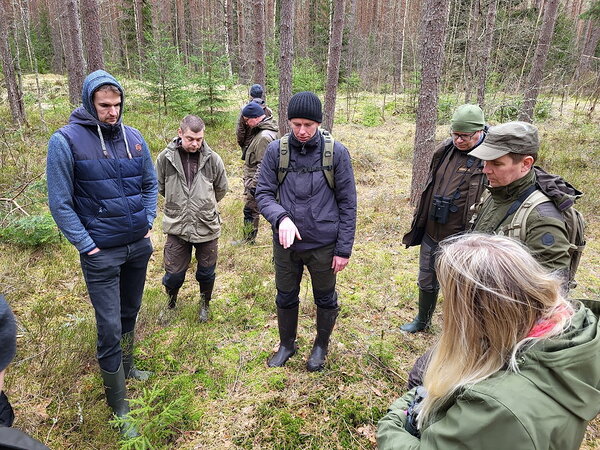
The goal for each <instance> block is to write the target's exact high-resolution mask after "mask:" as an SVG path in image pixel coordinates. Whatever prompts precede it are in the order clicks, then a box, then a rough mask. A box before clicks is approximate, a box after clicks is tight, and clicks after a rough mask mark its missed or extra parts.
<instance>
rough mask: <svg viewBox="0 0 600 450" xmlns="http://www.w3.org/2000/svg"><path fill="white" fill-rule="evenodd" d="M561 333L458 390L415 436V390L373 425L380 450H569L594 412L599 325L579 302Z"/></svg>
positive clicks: (599, 381) (599, 401) (599, 380)
mask: <svg viewBox="0 0 600 450" xmlns="http://www.w3.org/2000/svg"><path fill="white" fill-rule="evenodd" d="M575 308H576V309H577V312H576V313H575V314H574V316H573V317H572V322H571V326H570V327H569V328H568V329H567V330H566V331H565V332H564V333H563V334H562V335H560V336H558V337H554V338H551V339H544V340H540V341H538V342H537V343H536V344H535V345H534V346H533V347H531V348H529V349H527V350H525V351H524V352H523V353H521V354H520V355H519V356H518V364H519V372H518V373H514V372H509V371H504V370H501V371H499V372H497V373H495V374H494V375H492V376H491V377H489V378H487V379H486V380H484V381H481V382H479V383H476V384H474V385H473V386H471V387H469V388H465V389H463V390H462V391H460V392H459V393H458V394H457V395H456V396H455V397H454V398H453V400H452V401H449V402H448V404H447V407H446V408H445V409H443V410H441V411H438V413H437V414H436V416H435V418H434V419H433V420H432V421H431V423H429V424H426V425H425V426H424V427H423V429H422V430H421V439H418V438H416V437H414V436H413V435H411V434H410V433H408V432H407V431H406V430H405V429H404V425H405V422H406V414H405V412H404V411H405V410H406V409H407V407H408V405H409V403H410V402H411V400H412V399H413V397H414V395H415V390H416V388H415V389H413V390H411V391H409V392H408V393H406V394H405V395H404V396H403V397H401V398H400V399H398V400H397V401H396V402H395V403H394V404H393V405H392V406H391V407H390V410H389V411H388V413H387V415H386V416H384V417H383V418H382V419H381V420H380V421H379V426H378V429H377V444H378V447H379V449H381V450H386V449H421V450H425V449H432V450H433V449H440V450H450V449H477V450H483V449H485V450H496V449H498V450H500V449H510V450H537V449H540V450H542V449H543V450H575V449H578V448H579V446H580V444H581V442H582V441H583V437H584V434H585V430H586V427H587V424H588V422H589V421H590V420H592V419H593V418H594V417H596V415H597V414H598V413H599V412H600V358H598V355H599V354H600V326H599V322H598V317H597V316H595V315H594V313H593V312H592V311H591V310H589V309H588V308H585V307H584V306H583V305H581V304H579V305H575Z"/></svg>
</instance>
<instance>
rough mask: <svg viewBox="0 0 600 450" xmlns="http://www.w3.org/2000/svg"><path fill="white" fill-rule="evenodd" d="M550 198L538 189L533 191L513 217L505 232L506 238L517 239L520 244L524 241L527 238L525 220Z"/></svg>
mask: <svg viewBox="0 0 600 450" xmlns="http://www.w3.org/2000/svg"><path fill="white" fill-rule="evenodd" d="M550 201H552V200H550V198H548V196H547V195H546V194H544V193H543V192H542V191H540V190H539V189H536V190H535V191H533V192H532V193H531V194H529V196H528V197H527V198H526V199H525V200H524V201H523V203H521V205H520V206H519V208H518V209H517V211H516V212H515V215H514V216H513V218H512V220H511V222H510V226H509V228H508V230H507V236H509V237H512V238H515V239H519V240H520V241H521V242H524V241H525V238H526V237H527V236H526V234H527V218H528V217H529V214H531V211H533V210H534V209H535V208H536V207H537V206H538V205H540V204H542V203H545V202H550Z"/></svg>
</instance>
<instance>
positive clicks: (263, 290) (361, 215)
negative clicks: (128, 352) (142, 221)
mask: <svg viewBox="0 0 600 450" xmlns="http://www.w3.org/2000/svg"><path fill="white" fill-rule="evenodd" d="M44 82H45V83H47V88H46V89H45V90H44V92H45V93H46V94H45V95H46V97H45V98H44V101H43V104H44V105H45V110H44V113H45V121H46V123H47V126H46V129H45V128H44V126H43V125H42V123H41V122H40V120H39V118H37V119H36V117H38V116H37V115H38V112H37V110H36V106H35V102H34V101H33V99H31V101H30V104H29V106H28V108H29V109H28V112H29V116H30V122H31V127H30V128H28V129H26V130H25V131H23V132H16V131H14V130H11V129H10V128H9V127H8V126H7V125H6V124H8V123H9V121H8V117H9V116H8V112H7V111H6V105H5V104H1V105H0V119H1V121H0V123H1V124H5V125H0V190H1V196H2V197H3V198H4V199H5V200H3V202H4V203H3V204H2V219H3V220H4V222H3V223H4V224H5V226H4V228H5V229H7V228H10V227H8V224H12V223H14V222H11V221H10V220H9V217H19V218H22V217H26V216H25V214H24V213H22V212H19V210H18V207H20V208H22V210H23V211H26V212H27V213H28V214H32V215H33V214H38V215H39V216H40V217H41V219H40V220H41V222H40V223H41V225H39V224H38V226H39V227H40V229H42V228H44V227H50V230H51V232H50V236H51V238H49V239H48V241H47V243H45V244H43V245H38V246H30V245H29V246H28V245H24V244H25V243H23V242H21V243H20V244H17V243H11V242H16V241H15V240H11V239H10V235H7V234H6V233H5V234H3V235H2V236H0V241H1V242H0V291H1V292H2V293H4V294H5V295H6V296H7V298H8V300H9V302H10V304H11V306H12V307H13V309H14V311H15V313H16V315H17V318H18V321H19V337H18V352H17V357H16V358H15V360H14V362H13V364H12V365H11V366H10V367H9V371H8V373H7V377H6V386H5V388H6V391H7V394H8V396H9V398H10V399H11V401H12V403H13V407H14V408H15V412H16V421H15V426H16V427H18V428H21V429H23V430H25V431H27V432H28V433H30V434H32V435H33V436H35V437H36V438H37V439H39V440H41V441H44V442H45V443H47V445H48V446H49V447H51V448H53V449H67V448H72V449H111V448H156V449H163V448H164V449H166V448H182V449H188V448H265V449H268V448H290V449H291V448H294V449H295V448H314V449H323V448H365V449H368V448H374V447H375V432H376V425H377V421H378V420H379V419H380V418H381V417H382V415H383V414H385V411H386V409H387V407H388V406H389V405H390V404H391V403H392V401H393V400H395V399H396V398H397V397H399V396H400V395H401V394H402V393H404V391H405V385H406V379H407V373H408V371H409V370H410V368H411V366H412V364H413V362H414V360H415V359H416V358H417V357H418V356H419V355H420V354H421V353H422V352H424V351H425V350H426V349H427V348H428V347H429V346H430V345H431V344H432V342H433V341H434V339H435V337H436V335H437V334H439V332H440V329H441V326H442V324H441V308H438V311H437V312H436V314H435V316H434V321H433V324H434V325H433V332H432V333H431V334H423V333H419V334H416V335H410V334H405V333H402V332H400V331H399V329H398V327H399V326H400V325H401V324H402V323H404V322H406V321H408V320H410V319H412V317H413V316H414V314H415V312H416V311H415V309H416V300H415V297H416V295H417V287H416V274H417V265H418V264H417V262H418V249H416V248H411V249H405V248H404V247H403V246H402V244H401V238H402V235H403V234H404V233H405V232H406V231H407V230H408V227H409V225H410V219H411V215H412V207H411V206H410V205H409V202H408V198H409V194H410V192H409V189H410V180H411V162H412V146H413V141H414V118H413V117H412V116H411V115H410V114H409V113H407V112H406V111H405V110H404V109H403V108H402V107H401V105H400V106H399V104H398V103H393V99H392V100H390V96H388V98H387V100H386V103H385V105H384V104H383V98H382V97H381V96H375V95H373V94H368V95H367V94H364V95H358V96H357V97H356V98H355V99H352V102H346V99H345V98H342V97H340V98H339V99H338V106H339V107H338V112H337V118H338V120H337V121H336V124H335V127H334V130H333V135H334V137H335V138H336V139H338V140H340V141H341V142H343V143H344V144H345V145H346V146H347V147H348V148H349V149H350V152H351V155H352V160H353V165H354V170H355V174H356V181H357V187H358V198H359V208H358V229H357V234H356V241H355V247H354V252H353V255H352V258H351V260H350V264H349V266H348V267H347V269H346V270H345V271H343V272H342V273H341V274H340V276H339V278H338V290H339V294H340V300H341V313H340V317H339V319H338V323H337V325H336V328H335V330H334V333H333V335H332V343H331V348H330V354H329V357H328V365H327V368H326V370H324V371H323V372H321V373H308V372H307V371H306V369H305V362H306V358H307V356H308V353H309V351H310V347H311V345H312V340H313V338H314V335H315V324H314V316H315V307H314V304H313V302H312V293H311V289H310V282H309V281H308V278H307V277H305V279H304V281H303V284H302V290H301V306H300V320H299V330H298V346H299V351H298V353H297V354H296V355H295V356H294V357H292V358H291V359H290V361H289V362H288V364H287V365H286V366H285V367H284V368H277V369H270V368H267V366H266V359H267V357H268V355H269V354H270V353H271V352H272V351H273V350H274V348H275V347H276V344H277V342H278V337H277V320H276V315H275V306H274V293H275V287H274V281H273V267H272V262H271V231H270V228H269V227H268V225H267V224H266V222H265V221H264V220H263V219H261V225H260V231H259V235H258V240H257V243H256V245H252V246H244V247H234V246H232V245H231V242H232V241H233V240H235V239H239V238H240V236H241V231H242V206H243V202H242V190H243V189H242V182H241V174H242V161H241V160H240V156H239V155H240V152H239V149H238V147H237V145H236V143H235V137H234V126H235V120H236V118H237V114H238V111H239V109H238V108H239V107H240V106H241V105H242V104H243V101H244V99H245V88H244V87H240V88H239V89H236V90H235V91H232V92H230V94H229V95H230V98H229V100H230V107H229V109H228V110H227V111H225V112H224V119H223V121H222V122H221V123H220V124H213V125H211V124H209V125H208V126H207V130H206V140H207V142H208V143H209V145H210V146H211V147H212V148H213V150H215V151H217V152H218V153H219V154H220V155H221V156H222V157H223V159H224V161H225V164H226V168H227V172H228V176H229V181H230V192H229V193H228V194H227V196H226V197H225V198H224V199H223V201H222V202H221V204H220V210H221V217H222V220H223V224H222V226H223V230H222V235H221V238H220V241H219V262H218V266H217V281H216V288H215V295H214V300H213V302H212V304H211V308H212V317H211V320H210V321H209V322H208V323H206V324H199V323H198V322H197V319H196V318H197V313H198V285H197V283H196V282H195V279H194V275H193V270H194V267H193V265H192V267H191V268H190V270H189V271H188V274H187V279H186V283H185V284H184V286H183V288H182V291H181V294H180V300H179V302H178V306H177V309H176V310H175V311H174V314H173V315H172V317H171V318H170V322H169V324H168V325H161V324H159V321H158V318H159V314H160V313H161V311H162V310H163V308H164V306H165V303H166V300H167V299H166V295H165V293H164V290H163V287H162V285H161V277H162V274H163V269H162V260H163V256H162V250H163V245H164V242H165V238H164V235H163V234H162V232H161V219H162V213H159V217H158V218H157V221H156V222H155V227H154V230H153V232H152V233H153V236H152V241H153V245H154V249H155V250H154V254H153V256H152V259H151V261H150V265H149V270H148V277H147V283H146V290H145V293H144V299H143V305H142V309H141V311H140V315H139V320H138V327H137V330H136V331H137V338H138V345H137V353H136V356H137V361H138V366H139V367H140V368H141V369H145V370H151V371H153V372H154V374H155V375H154V376H153V377H152V378H151V379H150V380H148V381H147V382H137V381H129V382H128V389H129V395H130V397H131V398H132V399H133V400H132V407H133V417H134V420H135V422H136V423H137V425H138V427H139V429H140V431H141V432H142V436H141V437H140V438H138V439H136V440H133V441H129V442H128V443H123V442H119V441H118V433H117V431H116V430H115V428H113V427H111V426H109V425H107V420H109V419H110V411H109V408H108V406H107V405H106V403H105V399H104V393H103V388H102V383H101V379H100V375H99V371H98V366H97V362H96V359H95V339H96V332H95V322H94V315H93V309H92V307H91V305H90V303H89V299H88V297H87V293H86V289H85V285H84V282H83V277H82V275H81V271H80V267H79V258H78V255H77V252H76V250H75V249H74V248H73V247H72V246H71V245H70V244H69V243H68V242H67V241H66V240H65V239H64V238H59V237H58V232H57V231H54V229H53V228H52V227H53V226H52V224H51V223H49V224H48V223H46V222H43V220H44V219H43V217H44V214H46V213H47V207H46V205H45V182H44V175H43V173H44V168H45V154H46V143H47V140H48V138H49V136H50V134H51V133H52V132H53V131H54V130H55V129H57V128H58V127H60V126H61V125H63V124H64V123H66V120H67V118H68V114H69V113H70V109H71V108H70V107H69V106H68V105H67V103H66V100H65V99H66V95H65V92H66V83H65V82H64V80H63V79H61V78H50V77H48V78H46V79H44ZM125 86H126V89H127V93H128V94H129V95H128V98H127V101H126V111H125V123H127V124H128V125H132V126H135V127H137V128H139V129H140V130H141V131H142V133H143V135H144V136H145V138H146V139H147V141H148V143H149V145H150V147H151V151H152V154H153V156H154V157H156V155H157V154H158V153H159V152H160V150H162V149H163V148H164V147H165V145H166V142H167V141H168V140H169V139H170V138H171V137H173V136H175V134H176V130H177V125H178V121H179V119H180V114H177V113H175V112H173V113H171V114H169V115H167V116H158V115H157V114H156V113H155V110H154V109H153V106H152V104H151V103H149V102H147V101H146V100H144V98H143V90H142V89H141V88H140V89H139V90H138V86H136V84H135V83H134V82H126V83H125ZM448 98H451V96H449V97H448ZM574 102H575V99H570V100H569V102H567V104H566V106H565V108H564V111H563V115H560V114H559V112H558V110H557V108H556V106H554V107H551V108H550V112H549V113H548V115H547V117H545V118H544V120H543V121H540V122H538V123H537V125H538V126H539V127H540V134H541V138H542V150H541V152H540V159H539V161H538V164H539V165H540V166H542V167H544V168H545V169H546V170H547V171H549V172H553V173H559V174H561V175H563V176H564V177H565V178H566V179H567V180H569V181H570V182H571V183H572V184H573V185H575V186H576V187H578V188H579V189H580V190H582V191H584V192H585V196H584V197H583V198H582V199H581V200H580V201H579V202H578V208H579V209H580V210H581V211H582V212H583V214H584V215H585V217H586V219H587V221H588V230H587V235H588V245H587V247H586V250H585V253H584V256H583V259H582V262H581V266H580V269H579V272H578V277H577V279H578V282H579V286H578V287H577V288H576V289H575V290H574V291H573V292H572V294H573V297H574V298H600V276H599V275H600V274H599V273H598V271H599V267H600V243H599V238H600V218H599V216H598V213H597V211H599V210H600V183H598V180H597V176H598V173H600V135H599V134H598V117H597V115H596V117H595V119H594V118H592V120H590V119H589V118H588V117H587V116H586V115H584V114H580V113H577V112H573V111H572V109H571V110H569V105H572V104H573V103H574ZM457 104H458V103H457ZM546 104H550V105H551V104H553V103H552V101H551V99H548V100H546ZM390 105H392V106H390ZM554 105H556V104H554ZM350 107H352V108H353V111H352V114H349V110H346V108H350ZM449 110H451V109H449ZM190 112H194V111H190ZM448 116H449V114H448ZM491 122H492V123H494V121H493V120H491ZM447 132H448V120H445V121H444V122H443V123H441V124H440V126H439V127H438V135H437V136H436V139H437V140H438V141H439V140H441V139H443V138H445V136H446V135H447ZM19 189H22V191H21V193H20V192H19ZM11 198H13V199H14V202H10V201H7V200H6V199H9V200H10V199H11ZM17 206H18V207H17ZM161 209H162V199H161V200H160V202H159V211H161ZM21 216H22V217H21ZM38 231H39V230H38ZM14 233H15V236H16V237H19V233H21V235H22V234H23V233H25V231H23V229H19V228H16V229H15V231H14ZM7 236H8V237H7ZM15 239H16V238H15ZM599 447H600V420H599V419H596V420H595V421H593V422H592V423H591V424H590V426H589V427H588V432H587V434H586V438H585V441H584V446H583V448H585V449H596V448H599Z"/></svg>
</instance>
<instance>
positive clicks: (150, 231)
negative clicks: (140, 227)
mask: <svg viewBox="0 0 600 450" xmlns="http://www.w3.org/2000/svg"><path fill="white" fill-rule="evenodd" d="M151 234H152V228H148V232H147V233H146V235H145V236H144V239H146V238H149V237H150V235H151Z"/></svg>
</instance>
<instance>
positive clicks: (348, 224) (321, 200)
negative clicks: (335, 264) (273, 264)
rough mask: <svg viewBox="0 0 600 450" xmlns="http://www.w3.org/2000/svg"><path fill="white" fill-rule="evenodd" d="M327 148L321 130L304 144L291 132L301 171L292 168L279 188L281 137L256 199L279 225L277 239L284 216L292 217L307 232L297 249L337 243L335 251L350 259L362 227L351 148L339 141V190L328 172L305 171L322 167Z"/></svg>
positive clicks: (294, 161) (294, 164) (272, 147)
mask: <svg viewBox="0 0 600 450" xmlns="http://www.w3.org/2000/svg"><path fill="white" fill-rule="evenodd" d="M323 147H324V139H323V136H322V135H321V133H320V132H318V133H316V134H315V136H313V137H312V138H311V139H310V140H309V141H308V142H306V143H304V144H302V143H300V142H299V141H298V140H297V139H296V138H295V137H294V135H293V134H291V135H290V139H289V148H290V165H289V167H290V169H294V170H295V171H290V172H288V174H287V176H286V178H285V180H284V181H283V183H282V184H281V186H279V182H278V179H277V172H278V169H279V140H276V141H273V142H271V143H270V144H269V146H268V147H267V151H266V154H265V156H264V158H263V161H262V164H261V169H260V175H259V179H258V185H257V187H256V201H257V203H258V207H259V209H260V212H261V214H262V215H263V216H264V217H265V219H267V220H268V221H269V222H270V223H271V225H272V227H273V233H274V239H276V238H277V227H278V225H279V223H280V222H281V220H282V219H283V218H284V217H289V218H290V219H292V221H293V222H294V224H295V225H296V227H298V231H299V232H300V236H302V240H296V241H294V244H293V245H292V247H291V249H292V250H297V251H303V250H310V249H315V248H320V247H324V246H326V245H329V244H333V243H335V249H334V255H336V256H342V257H345V258H349V257H350V255H351V253H352V245H353V244H354V233H355V231H356V185H355V182H354V172H353V171H352V164H351V161H350V155H349V153H348V149H347V148H346V147H344V146H343V145H342V144H340V143H339V142H337V141H335V144H334V147H333V166H334V177H335V190H332V189H330V188H329V186H328V185H327V181H326V179H325V175H324V173H323V172H322V171H320V170H318V171H303V170H302V169H303V168H304V169H306V168H316V167H320V166H321V165H322V156H321V151H322V149H323ZM278 191H279V193H278ZM278 194H279V195H278Z"/></svg>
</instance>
